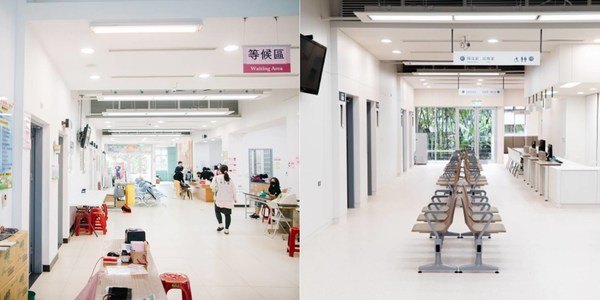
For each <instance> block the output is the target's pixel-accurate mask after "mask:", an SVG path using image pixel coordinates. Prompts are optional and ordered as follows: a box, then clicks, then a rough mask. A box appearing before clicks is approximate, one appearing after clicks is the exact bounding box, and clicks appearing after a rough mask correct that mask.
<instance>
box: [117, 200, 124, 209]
mask: <svg viewBox="0 0 600 300" xmlns="http://www.w3.org/2000/svg"><path fill="white" fill-rule="evenodd" d="M123 205H125V200H117V208H121V207H123Z"/></svg>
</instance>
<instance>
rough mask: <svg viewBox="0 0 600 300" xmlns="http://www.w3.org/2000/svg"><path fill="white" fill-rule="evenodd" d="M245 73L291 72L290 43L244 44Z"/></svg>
mask: <svg viewBox="0 0 600 300" xmlns="http://www.w3.org/2000/svg"><path fill="white" fill-rule="evenodd" d="M243 53H244V73H290V72H291V71H292V67H291V63H290V45H275V46H244V47H243Z"/></svg>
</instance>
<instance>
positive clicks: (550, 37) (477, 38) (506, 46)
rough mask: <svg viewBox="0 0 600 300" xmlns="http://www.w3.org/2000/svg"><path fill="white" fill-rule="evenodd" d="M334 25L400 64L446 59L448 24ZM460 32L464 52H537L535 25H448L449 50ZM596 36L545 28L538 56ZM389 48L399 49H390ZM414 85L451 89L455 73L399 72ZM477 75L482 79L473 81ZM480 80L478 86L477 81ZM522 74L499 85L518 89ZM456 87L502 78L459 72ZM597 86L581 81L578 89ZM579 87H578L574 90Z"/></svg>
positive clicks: (596, 31)
mask: <svg viewBox="0 0 600 300" xmlns="http://www.w3.org/2000/svg"><path fill="white" fill-rule="evenodd" d="M340 30H341V31H342V32H343V33H345V34H346V35H348V36H349V37H350V38H352V39H353V40H354V41H356V42H357V43H358V44H360V45H361V46H362V47H364V48H365V49H366V50H367V51H369V52H370V53H371V54H373V55H374V56H375V57H377V58H378V59H379V60H382V61H389V62H390V63H394V62H395V63H401V61H446V62H451V61H452V52H451V50H452V48H451V46H452V43H451V29H450V28H389V26H386V25H381V26H380V27H379V28H377V26H369V27H361V26H357V27H353V26H350V25H349V26H348V27H343V26H341V27H340ZM464 36H466V40H467V41H469V42H470V44H471V46H470V47H469V48H468V51H539V49H540V30H539V29H537V28H519V29H514V28H511V29H501V28H485V29H482V28H456V29H454V39H453V40H454V43H453V44H454V51H461V50H464V49H461V48H460V41H461V40H462V39H463V37H464ZM382 39H390V40H391V41H392V42H391V43H387V44H386V43H382V42H381V40H382ZM489 39H497V40H498V43H488V42H487V41H488V40H489ZM597 39H600V28H562V29H554V28H546V29H544V30H543V38H542V40H543V41H542V49H543V54H542V63H543V60H544V56H545V55H547V53H549V52H551V51H552V50H553V49H554V48H555V47H556V46H557V45H559V44H591V43H595V42H594V40H597ZM393 50H400V51H401V52H402V53H400V54H394V53H392V51H393ZM404 78H405V79H406V80H407V81H408V82H409V83H410V84H411V85H412V86H413V87H415V88H417V89H421V88H423V89H425V88H428V87H427V85H424V84H423V83H424V82H423V81H421V79H424V80H425V82H428V83H429V85H428V86H431V88H434V89H435V88H439V89H448V88H457V87H458V86H459V83H458V82H457V78H456V77H455V76H454V77H450V76H436V77H433V76H430V77H417V76H406V77H404ZM477 79H483V81H477ZM477 82H480V83H481V85H477ZM523 83H524V81H523V77H522V76H516V77H515V76H504V88H506V89H520V88H523ZM460 87H461V88H470V87H490V88H491V87H494V88H501V87H503V84H502V77H500V76H499V77H495V78H490V77H472V78H471V77H469V78H465V77H461V78H460ZM594 87H595V88H600V85H591V86H585V87H584V86H583V85H582V86H581V88H580V89H581V91H588V92H589V89H590V88H594ZM577 91H579V90H577ZM577 91H576V89H571V90H568V91H564V92H565V94H567V93H570V94H576V92H577Z"/></svg>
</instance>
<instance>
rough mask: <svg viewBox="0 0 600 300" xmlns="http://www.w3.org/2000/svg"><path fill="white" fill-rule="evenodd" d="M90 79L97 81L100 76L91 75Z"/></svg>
mask: <svg viewBox="0 0 600 300" xmlns="http://www.w3.org/2000/svg"><path fill="white" fill-rule="evenodd" d="M90 79H91V80H98V79H100V76H99V75H92V76H90Z"/></svg>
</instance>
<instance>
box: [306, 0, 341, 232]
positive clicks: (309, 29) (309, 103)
mask: <svg viewBox="0 0 600 300" xmlns="http://www.w3.org/2000/svg"><path fill="white" fill-rule="evenodd" d="M322 16H323V17H326V16H329V7H328V3H326V1H319V0H303V1H302V2H301V13H300V18H301V22H300V23H301V24H302V28H301V33H302V34H312V35H313V36H314V40H315V41H317V42H319V43H321V44H323V45H324V46H326V47H327V48H328V50H327V52H328V55H327V57H326V59H325V65H324V67H323V75H322V77H321V87H320V91H319V95H310V94H304V93H302V94H300V130H299V132H300V157H301V158H303V157H306V158H307V159H305V160H303V161H302V164H301V165H300V187H301V190H302V197H303V198H305V199H311V200H313V201H303V202H302V211H303V212H306V213H303V214H302V218H301V224H300V227H301V228H302V230H301V232H300V234H301V236H302V237H301V238H302V239H303V240H304V241H305V242H307V241H308V238H309V237H310V236H313V235H314V234H316V233H317V232H318V231H319V230H321V229H322V228H325V227H326V226H328V225H330V224H331V223H332V220H333V218H334V216H333V203H334V202H335V201H336V200H334V199H335V198H334V195H339V192H338V190H337V186H339V181H340V180H341V179H339V176H342V175H340V174H339V173H338V171H337V170H338V168H339V165H340V163H339V161H337V160H338V159H339V158H338V157H337V156H334V151H335V150H334V149H339V148H340V142H339V137H338V135H337V132H336V134H335V140H334V134H333V133H334V132H335V131H334V130H332V129H331V128H338V127H339V126H340V125H339V124H340V120H339V118H340V117H339V114H340V113H339V103H340V102H339V101H338V100H337V99H338V98H337V96H334V95H335V94H336V93H337V88H336V89H334V88H333V81H332V77H333V74H332V68H331V63H332V60H333V56H334V53H335V52H334V50H333V47H332V44H331V43H330V35H331V33H330V28H329V23H328V21H325V20H323V19H322V18H321V17H322ZM335 153H336V154H337V153H338V152H337V151H336V152H335ZM308 158H310V159H308ZM324 166H331V167H324ZM334 170H335V171H334ZM333 174H336V176H333ZM334 189H335V191H336V192H335V193H334ZM337 197H339V196H337Z"/></svg>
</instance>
